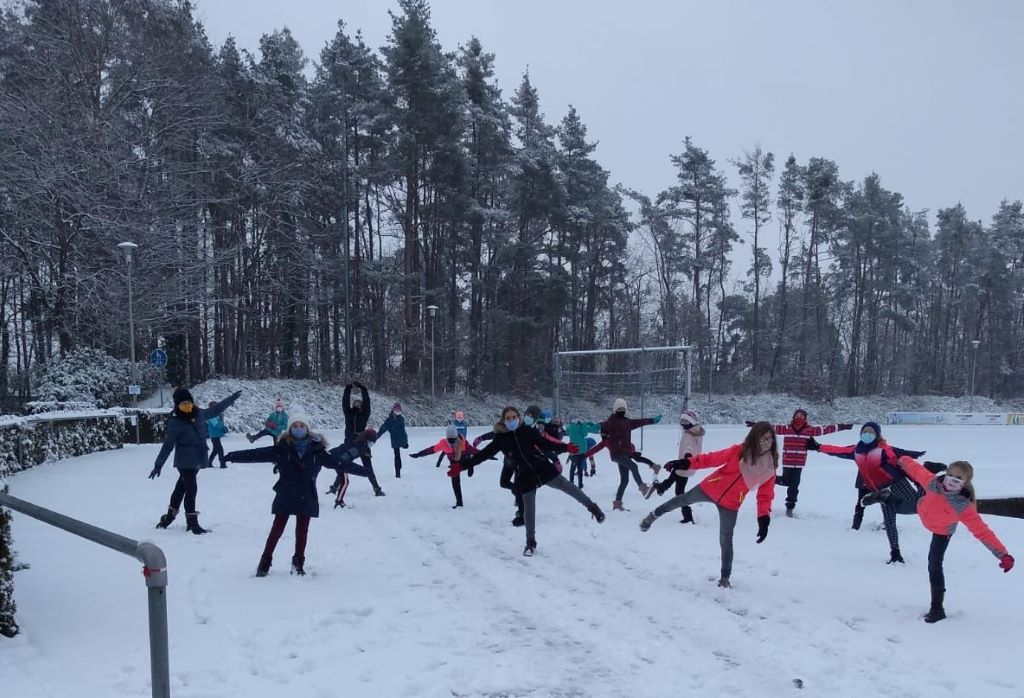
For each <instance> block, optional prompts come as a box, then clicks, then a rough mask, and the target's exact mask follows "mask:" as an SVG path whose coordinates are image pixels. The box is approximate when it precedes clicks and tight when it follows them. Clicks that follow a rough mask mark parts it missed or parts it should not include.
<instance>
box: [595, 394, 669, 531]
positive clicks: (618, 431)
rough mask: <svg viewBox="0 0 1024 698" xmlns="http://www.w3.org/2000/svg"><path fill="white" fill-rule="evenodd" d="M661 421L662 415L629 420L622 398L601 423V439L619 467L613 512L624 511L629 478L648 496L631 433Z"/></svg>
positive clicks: (617, 400)
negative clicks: (623, 502) (623, 497)
mask: <svg viewBox="0 0 1024 698" xmlns="http://www.w3.org/2000/svg"><path fill="white" fill-rule="evenodd" d="M660 421H661V415H660V414H659V415H657V416H656V417H653V418H650V417H648V418H645V419H628V418H627V417H626V401H625V400H623V399H622V398H621V397H620V398H616V399H615V403H614V404H613V405H612V414H611V416H609V417H608V419H606V420H605V421H603V422H601V437H602V439H603V440H604V441H605V442H606V444H605V445H606V446H607V447H608V454H609V455H610V456H611V458H612V460H613V461H614V462H615V464H616V465H618V466H619V489H617V490H616V491H615V501H613V502H612V510H613V511H622V510H623V507H622V496H623V495H624V494H625V493H626V486H627V485H629V476H630V474H632V475H633V480H634V481H635V482H636V485H637V487H639V488H640V494H643V495H646V494H647V487H648V486H647V483H645V482H644V481H643V479H642V478H641V477H640V469H639V467H638V466H637V464H636V460H635V458H634V457H633V454H634V453H636V449H635V448H634V447H633V442H632V441H630V432H632V431H633V430H634V429H638V428H640V427H643V426H646V425H648V424H657V423H658V422H660Z"/></svg>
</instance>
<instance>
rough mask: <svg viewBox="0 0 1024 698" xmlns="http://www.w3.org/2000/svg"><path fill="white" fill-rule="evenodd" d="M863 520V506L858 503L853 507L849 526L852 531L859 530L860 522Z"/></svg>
mask: <svg viewBox="0 0 1024 698" xmlns="http://www.w3.org/2000/svg"><path fill="white" fill-rule="evenodd" d="M863 522H864V507H862V506H861V505H860V504H858V505H857V506H855V507H854V508H853V525H852V526H850V528H852V529H853V530H854V531H859V530H860V525H861V523H863Z"/></svg>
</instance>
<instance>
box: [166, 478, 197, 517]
mask: <svg viewBox="0 0 1024 698" xmlns="http://www.w3.org/2000/svg"><path fill="white" fill-rule="evenodd" d="M198 474H199V471H198V470H179V471H178V481H177V482H176V483H174V491H173V492H171V509H178V508H179V507H180V506H181V500H182V499H184V500H185V513H186V514H194V513H195V511H196V494H197V493H198V492H199V483H197V482H196V475H198Z"/></svg>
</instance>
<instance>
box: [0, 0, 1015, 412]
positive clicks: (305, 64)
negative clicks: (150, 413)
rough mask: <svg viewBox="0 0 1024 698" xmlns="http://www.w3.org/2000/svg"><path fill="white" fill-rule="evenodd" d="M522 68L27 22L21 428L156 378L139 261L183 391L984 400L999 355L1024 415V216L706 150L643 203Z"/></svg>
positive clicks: (9, 329)
mask: <svg viewBox="0 0 1024 698" xmlns="http://www.w3.org/2000/svg"><path fill="white" fill-rule="evenodd" d="M494 65H495V56H494V55H493V54H491V53H488V52H487V51H486V49H485V47H483V46H482V45H481V43H480V41H478V40H477V39H475V38H472V37H467V40H466V42H465V44H463V45H461V46H459V47H457V48H456V49H455V50H447V49H446V48H445V47H442V46H441V45H440V43H439V42H438V39H437V37H436V35H435V32H434V30H433V29H432V27H431V22H430V10H429V6H428V4H427V3H426V2H425V1H424V0H400V2H398V8H397V10H396V11H395V12H394V13H393V14H392V27H391V32H390V35H389V36H388V38H387V40H386V43H385V45H384V46H382V47H380V48H379V49H374V48H372V47H369V46H367V45H366V44H365V42H364V41H363V39H362V37H361V35H360V34H359V32H358V31H352V30H351V29H350V28H349V27H347V26H346V25H345V24H344V22H341V21H339V23H338V29H337V33H336V34H335V36H334V38H333V39H332V40H331V41H330V42H329V43H328V44H327V45H326V46H324V47H323V49H322V50H321V51H320V53H319V55H318V56H316V57H315V59H312V60H311V59H310V58H309V57H307V56H305V55H304V54H303V52H302V50H301V48H300V47H299V45H298V44H297V43H296V41H295V39H294V38H293V37H292V35H291V34H290V33H289V32H288V30H287V29H282V30H279V31H275V32H273V33H269V34H266V35H264V36H263V37H262V39H261V41H260V48H259V51H258V54H250V53H248V52H247V51H245V50H241V49H239V48H238V47H237V46H236V45H235V42H234V41H233V40H231V39H229V40H227V41H226V42H225V43H224V44H223V45H222V46H220V47H214V46H211V44H210V42H209V41H208V39H207V38H206V35H205V32H204V29H203V27H202V26H201V24H200V23H199V22H198V21H197V20H196V18H195V16H194V8H192V7H191V5H190V4H189V3H188V2H186V1H184V0H177V1H172V0H26V1H25V2H22V3H18V4H16V5H10V4H9V6H8V7H7V8H6V10H5V12H4V14H3V17H2V20H0V86H2V87H0V124H2V128H0V244H2V246H3V250H4V254H3V255H2V256H0V399H2V398H9V397H12V396H15V397H26V396H27V395H28V394H29V393H30V392H31V376H32V375H33V372H34V371H36V370H37V367H38V366H40V365H43V364H45V363H46V362H47V361H49V360H51V358H52V357H54V356H55V355H57V354H59V353H62V352H68V351H71V350H74V349H76V348H81V347H89V348H99V349H102V350H105V351H107V352H108V353H110V354H112V355H115V356H126V355H127V353H128V352H127V334H128V330H127V312H126V310H127V305H128V297H127V284H126V268H127V267H126V264H125V262H124V260H123V258H122V257H120V256H119V253H118V250H117V247H116V246H117V244H118V243H120V242H122V241H132V242H135V243H137V244H138V245H139V248H138V250H137V253H136V255H135V258H134V261H133V265H132V273H133V280H134V288H135V293H134V303H133V306H134V313H135V324H136V330H135V337H136V349H137V353H138V355H139V356H141V357H144V356H145V354H146V352H148V351H149V350H150V349H152V348H154V347H155V346H157V345H158V344H160V345H161V346H163V347H164V348H165V349H167V351H168V353H169V355H170V358H171V361H170V367H169V368H170V374H169V378H170V380H171V381H172V382H173V383H184V384H192V383H195V382H198V381H200V380H202V379H204V378H205V377H208V376H212V375H218V374H219V375H235V376H246V377H271V376H280V377H289V378H304V377H309V378H317V379H320V380H325V381H327V380H339V379H340V380H344V379H346V378H350V377H352V376H360V377H363V378H364V379H365V380H367V381H373V383H375V384H376V385H380V386H388V387H390V388H401V387H405V388H408V389H413V390H415V389H424V388H426V389H429V381H430V357H431V336H433V337H434V346H433V348H434V350H435V356H436V366H437V373H436V379H437V384H438V389H439V390H444V391H452V390H470V391H483V392H489V391H498V390H500V391H505V392H508V391H519V392H529V391H541V390H546V389H548V388H549V387H550V383H551V380H552V377H551V365H552V361H551V358H552V352H554V351H557V350H569V349H595V348H616V347H634V346H664V345H674V344H683V343H686V344H692V345H695V346H696V347H697V348H698V351H697V354H696V357H695V358H696V363H695V366H694V376H695V384H696V387H698V388H699V387H700V386H702V385H703V384H704V383H705V382H706V381H708V380H711V381H712V382H713V384H714V385H715V389H716V391H727V390H728V391H756V390H764V389H781V390H790V391H793V392H797V393H799V394H805V395H808V396H815V397H825V398H828V397H830V396H833V395H838V394H845V395H860V394H873V393H925V392H939V393H953V394H956V393H961V392H966V391H967V389H968V382H969V380H970V375H969V374H970V368H971V364H972V359H974V358H975V357H974V356H972V352H974V351H977V352H978V356H977V360H978V370H977V392H978V393H979V394H981V393H985V394H990V395H993V396H1004V395H1019V394H1020V393H1021V390H1022V388H1024V356H1022V351H1024V341H1022V340H1024V336H1022V334H1024V210H1022V204H1021V202H1020V201H1019V200H1006V201H1004V202H1003V204H1002V205H1001V206H1000V208H999V210H998V212H996V213H995V215H994V216H993V217H992V218H991V220H990V221H988V222H984V221H981V220H976V219H972V218H970V217H969V216H968V213H967V211H966V210H965V209H964V208H963V207H962V206H960V205H958V204H955V203H953V202H951V205H950V206H949V207H948V208H945V209H941V210H940V211H938V213H937V225H936V226H935V229H934V230H932V229H930V228H931V226H930V225H929V221H928V218H927V216H926V214H925V212H923V211H915V210H912V209H911V208H910V207H909V206H908V205H907V203H906V202H904V200H903V197H902V196H901V195H900V194H899V193H898V192H894V191H890V190H888V189H886V188H885V186H884V185H883V183H882V180H881V178H880V177H879V176H877V175H871V176H869V177H867V178H865V179H864V180H863V181H859V182H852V181H846V180H844V179H843V178H842V176H841V174H840V172H839V169H838V167H837V165H836V163H835V162H834V161H832V160H830V159H828V158H825V157H812V158H810V159H809V160H807V161H806V162H800V161H798V160H797V159H796V158H794V157H792V156H789V157H786V158H781V157H780V158H779V159H778V160H777V159H776V158H775V156H774V154H773V153H771V152H769V151H768V150H767V149H765V148H763V147H761V146H759V145H756V144H755V145H750V146H748V147H744V146H742V145H740V146H738V147H737V151H736V153H731V154H727V155H726V157H725V158H724V159H723V160H720V161H716V160H714V159H712V157H711V155H710V154H709V153H708V152H707V150H705V149H703V148H701V147H700V146H699V144H697V143H694V142H693V141H692V140H691V139H690V138H688V137H685V134H683V133H681V134H680V138H681V149H680V152H678V153H676V154H666V157H670V158H671V162H672V164H673V166H674V167H675V170H676V178H675V181H672V182H666V188H665V189H664V190H663V191H661V192H658V193H644V192H640V191H636V190H634V189H632V188H630V187H629V186H628V183H627V184H625V185H620V184H617V183H613V182H611V181H610V179H609V173H608V171H607V170H605V169H603V168H602V167H601V165H600V163H598V162H597V160H596V159H595V147H596V146H595V144H594V143H593V142H592V141H590V140H589V139H588V133H587V128H586V125H585V122H584V116H585V115H581V114H579V113H578V112H577V111H576V110H575V109H574V108H572V107H571V106H569V107H568V108H567V109H566V111H565V113H564V115H563V116H562V117H561V119H560V120H558V121H557V122H555V121H550V120H548V119H547V118H546V117H545V115H544V113H543V112H542V110H541V105H540V95H539V94H538V92H537V90H536V89H535V87H534V86H533V85H532V84H531V82H530V76H529V74H528V73H526V74H524V75H523V76H522V80H521V82H520V83H519V84H518V86H517V87H516V88H515V90H514V91H513V92H512V94H511V95H505V94H503V93H502V91H501V90H500V89H499V88H498V86H497V84H496V79H495V73H494ZM730 181H736V182H739V183H740V185H739V187H738V188H736V189H733V188H731V187H730V185H729V182H730ZM735 213H739V215H738V216H736V215H735ZM776 239H778V240H779V244H778V245H777V246H776V244H775V240H776ZM769 240H770V241H771V243H770V244H769V243H768V242H767V241H769ZM738 259H740V260H744V261H743V262H737V261H736V260H738ZM430 306H434V307H436V311H435V312H436V314H435V315H434V316H431V315H430V313H429V312H428V310H427V309H428V307H430ZM972 340H979V341H980V344H979V345H978V349H977V350H975V349H973V345H972V343H971V342H972Z"/></svg>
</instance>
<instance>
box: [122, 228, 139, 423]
mask: <svg viewBox="0 0 1024 698" xmlns="http://www.w3.org/2000/svg"><path fill="white" fill-rule="evenodd" d="M117 249H119V250H121V252H123V253H124V261H125V263H126V264H127V265H128V358H129V359H130V360H131V362H132V369H133V370H134V368H135V307H134V300H133V298H132V253H134V252H135V250H137V249H139V246H138V245H136V244H135V243H134V242H121V243H118V245H117ZM129 392H131V391H129ZM138 404H139V396H138V395H136V394H135V393H134V392H132V406H133V407H134V406H136V405H138ZM135 443H139V415H137V414H136V415H135Z"/></svg>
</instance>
